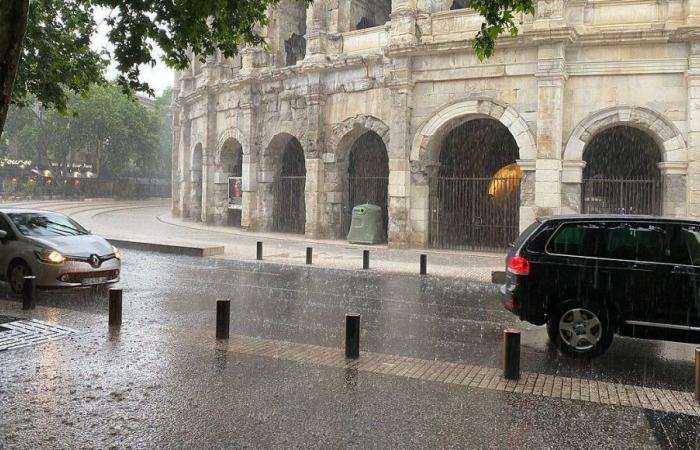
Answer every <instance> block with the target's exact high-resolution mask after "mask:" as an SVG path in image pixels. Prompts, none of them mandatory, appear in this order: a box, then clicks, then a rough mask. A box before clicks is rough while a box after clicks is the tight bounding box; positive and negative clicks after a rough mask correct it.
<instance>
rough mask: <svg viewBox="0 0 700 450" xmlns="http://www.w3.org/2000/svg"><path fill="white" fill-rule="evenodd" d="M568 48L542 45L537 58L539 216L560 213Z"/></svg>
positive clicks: (537, 194)
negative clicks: (566, 51) (566, 56)
mask: <svg viewBox="0 0 700 450" xmlns="http://www.w3.org/2000/svg"><path fill="white" fill-rule="evenodd" d="M565 50H566V48H565V45H564V43H563V42H555V43H543V44H541V45H540V47H539V50H538V54H537V58H538V61H537V72H536V74H535V76H536V77H537V162H536V177H535V180H536V181H535V206H536V209H537V211H536V214H537V215H540V216H541V215H551V214H559V213H560V212H561V194H562V193H561V179H560V176H561V169H562V164H561V154H562V148H563V147H562V133H563V132H562V128H563V125H562V123H563V109H564V85H565V83H566V78H567V76H566V71H565Z"/></svg>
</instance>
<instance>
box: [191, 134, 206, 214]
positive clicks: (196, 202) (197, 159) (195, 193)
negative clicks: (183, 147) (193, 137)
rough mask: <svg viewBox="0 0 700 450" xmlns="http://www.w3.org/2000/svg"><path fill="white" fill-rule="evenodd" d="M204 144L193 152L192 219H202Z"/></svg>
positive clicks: (199, 145)
mask: <svg viewBox="0 0 700 450" xmlns="http://www.w3.org/2000/svg"><path fill="white" fill-rule="evenodd" d="M203 158H204V155H203V153H202V144H197V145H196V146H195V148H194V151H193V152H192V169H191V177H190V183H191V189H190V194H191V197H190V205H191V206H190V219H193V220H196V221H201V220H202V169H203V167H204V161H203Z"/></svg>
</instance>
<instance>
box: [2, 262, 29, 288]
mask: <svg viewBox="0 0 700 450" xmlns="http://www.w3.org/2000/svg"><path fill="white" fill-rule="evenodd" d="M31 274H32V269H30V268H29V266H28V265H27V263H25V262H24V261H15V262H13V263H12V265H11V266H10V274H9V277H8V279H9V282H10V289H12V292H14V293H15V294H21V293H22V291H23V290H24V277H27V276H30V275H31Z"/></svg>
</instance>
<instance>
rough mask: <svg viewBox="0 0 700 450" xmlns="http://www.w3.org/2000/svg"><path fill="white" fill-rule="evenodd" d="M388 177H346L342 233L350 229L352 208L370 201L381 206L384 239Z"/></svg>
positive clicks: (387, 219)
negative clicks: (346, 190)
mask: <svg viewBox="0 0 700 450" xmlns="http://www.w3.org/2000/svg"><path fill="white" fill-rule="evenodd" d="M388 189H389V177H352V176H351V177H349V178H348V199H347V202H346V203H345V207H344V211H343V235H344V236H345V235H347V234H348V232H349V231H350V225H351V222H352V209H353V208H354V207H355V206H357V205H361V204H364V203H370V204H372V205H377V206H379V207H380V208H382V217H383V219H384V227H383V228H382V230H384V240H386V237H387V236H386V230H387V227H388V226H389V208H388V204H387V203H388V201H387V200H388Z"/></svg>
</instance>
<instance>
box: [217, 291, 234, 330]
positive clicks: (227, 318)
mask: <svg viewBox="0 0 700 450" xmlns="http://www.w3.org/2000/svg"><path fill="white" fill-rule="evenodd" d="M230 323H231V300H217V301H216V338H217V339H228V336H229V329H230Z"/></svg>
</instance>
